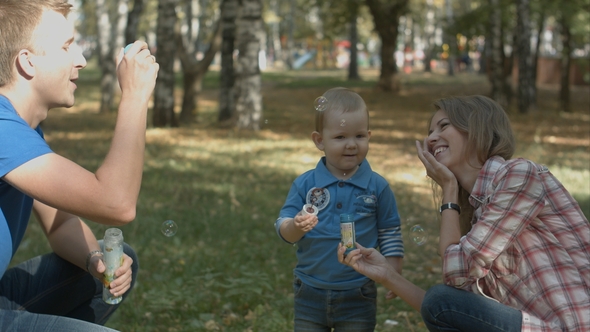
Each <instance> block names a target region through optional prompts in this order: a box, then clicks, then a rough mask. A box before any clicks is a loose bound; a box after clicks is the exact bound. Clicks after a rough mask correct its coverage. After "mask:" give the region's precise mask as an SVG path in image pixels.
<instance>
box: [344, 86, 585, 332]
mask: <svg viewBox="0 0 590 332" xmlns="http://www.w3.org/2000/svg"><path fill="white" fill-rule="evenodd" d="M435 108H436V110H437V111H436V113H435V114H434V116H433V117H432V119H431V122H430V129H429V134H428V137H426V139H425V140H424V142H423V143H420V142H416V148H417V150H418V157H419V158H420V160H421V161H422V163H423V164H424V167H425V168H426V173H427V175H428V176H429V177H430V178H432V179H433V180H434V181H435V182H436V183H437V184H438V185H439V186H440V187H441V189H442V203H443V204H442V206H441V208H440V213H441V227H440V243H439V254H440V255H441V257H442V258H443V281H444V284H441V285H436V286H434V287H432V288H430V289H429V290H428V291H426V292H425V291H424V290H422V289H420V288H419V287H417V286H415V285H413V284H412V283H411V282H409V281H408V280H406V279H404V278H403V277H402V276H401V275H399V274H398V273H396V272H395V270H393V269H391V268H390V267H389V266H388V265H387V264H385V263H384V260H383V258H382V257H380V255H379V253H378V252H377V251H375V250H374V249H366V248H362V247H360V246H359V249H358V250H355V251H352V252H350V253H349V254H348V255H347V256H346V257H344V255H343V253H344V250H343V248H339V251H338V256H339V260H340V261H341V262H342V263H344V264H347V265H350V266H352V267H353V268H355V269H356V270H357V271H359V272H360V273H363V274H365V275H367V276H369V277H370V278H372V279H374V280H375V281H377V282H380V283H382V284H384V286H386V287H387V288H388V289H390V290H392V291H394V292H395V293H397V295H398V296H400V297H401V298H402V299H404V300H405V301H406V302H408V303H409V304H410V305H412V306H413V307H414V308H415V309H417V310H420V311H421V313H422V317H423V319H424V322H425V323H426V326H427V327H428V329H429V330H430V331H581V332H586V331H590V224H589V223H588V219H587V218H586V217H585V216H584V214H583V213H582V211H581V209H580V207H579V205H578V203H577V202H576V201H575V200H574V199H573V198H572V196H571V195H570V194H569V193H568V191H567V190H566V189H565V188H564V187H563V185H562V184H561V183H560V182H559V181H558V180H557V179H556V178H555V177H554V176H553V175H552V174H551V172H549V170H548V169H547V167H545V166H542V165H539V164H536V163H534V162H532V161H529V160H525V159H510V158H512V154H513V153H514V146H515V140H514V135H513V133H512V129H511V126H510V122H509V120H508V117H507V115H506V113H505V112H504V110H503V109H502V107H500V106H499V105H498V104H497V103H496V102H494V101H493V100H491V99H489V98H487V97H483V96H469V97H452V98H447V99H442V100H439V101H437V102H436V103H435Z"/></svg>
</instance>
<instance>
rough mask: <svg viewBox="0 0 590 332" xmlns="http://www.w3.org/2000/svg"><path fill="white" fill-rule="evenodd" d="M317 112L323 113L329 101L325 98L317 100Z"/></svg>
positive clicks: (320, 97) (315, 105) (315, 104)
mask: <svg viewBox="0 0 590 332" xmlns="http://www.w3.org/2000/svg"><path fill="white" fill-rule="evenodd" d="M314 107H315V110H316V111H318V112H323V111H325V110H326V107H328V99H326V97H324V96H319V97H317V98H316V99H315V103H314Z"/></svg>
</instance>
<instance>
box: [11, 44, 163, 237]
mask: <svg viewBox="0 0 590 332" xmlns="http://www.w3.org/2000/svg"><path fill="white" fill-rule="evenodd" d="M121 55H122V52H121V54H120V56H121ZM158 68H159V67H158V65H157V64H155V63H154V62H153V59H152V57H151V56H150V55H149V51H148V50H147V44H145V43H140V42H136V43H135V44H134V47H132V48H131V49H130V50H129V52H128V53H127V54H126V55H125V56H124V57H123V58H122V60H121V62H120V64H119V66H118V69H117V71H118V76H119V82H120V85H121V89H122V95H121V103H120V105H119V111H118V115H117V123H116V126H115V131H114V136H113V140H112V143H111V147H110V149H109V152H108V154H107V156H106V157H105V160H104V162H103V164H102V165H101V166H100V168H99V169H98V170H97V171H96V173H92V172H89V171H87V170H85V169H84V168H82V167H81V166H79V165H77V164H75V163H74V162H72V161H70V160H68V159H66V158H64V157H61V156H59V155H57V154H55V153H49V154H45V155H42V156H39V157H37V158H35V159H32V160H30V161H28V162H27V163H25V164H23V165H21V166H19V167H17V168H15V169H13V170H12V171H10V172H9V173H8V174H6V175H5V177H4V180H5V181H7V182H8V183H10V184H11V185H12V186H14V187H16V188H18V189H19V190H21V191H22V192H24V193H26V194H27V195H29V196H31V197H33V198H35V199H36V200H39V201H41V202H43V203H45V204H47V205H50V206H53V207H55V208H57V209H58V210H62V211H67V212H70V213H72V214H74V215H77V216H82V217H84V218H87V219H90V220H92V221H95V222H98V223H102V224H107V225H121V224H125V223H128V222H131V221H132V220H133V219H134V218H135V212H136V211H135V207H136V204H137V198H138V195H139V189H140V185H141V178H142V170H143V155H144V148H145V130H146V120H147V109H148V102H149V100H150V96H151V93H152V91H153V88H154V86H155V78H156V76H157V72H158Z"/></svg>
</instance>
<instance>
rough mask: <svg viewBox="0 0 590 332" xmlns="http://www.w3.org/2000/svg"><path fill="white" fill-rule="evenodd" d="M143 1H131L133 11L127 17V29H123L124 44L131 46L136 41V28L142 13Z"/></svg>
mask: <svg viewBox="0 0 590 332" xmlns="http://www.w3.org/2000/svg"><path fill="white" fill-rule="evenodd" d="M143 8H144V3H143V0H135V1H133V9H132V10H131V11H130V12H129V14H128V15H127V27H126V28H125V44H126V45H127V44H131V43H133V42H134V41H135V40H136V39H137V27H138V26H139V19H140V18H141V13H142V12H143Z"/></svg>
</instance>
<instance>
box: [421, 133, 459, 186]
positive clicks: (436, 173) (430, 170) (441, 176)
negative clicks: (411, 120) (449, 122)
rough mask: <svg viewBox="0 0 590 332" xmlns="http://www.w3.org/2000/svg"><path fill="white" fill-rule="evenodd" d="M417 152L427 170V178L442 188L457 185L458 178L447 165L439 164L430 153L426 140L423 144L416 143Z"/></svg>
mask: <svg viewBox="0 0 590 332" xmlns="http://www.w3.org/2000/svg"><path fill="white" fill-rule="evenodd" d="M416 150H417V151H418V158H419V159H420V161H421V162H422V164H423V165H424V168H425V169H426V176H428V177H429V178H431V179H432V180H434V182H436V183H437V184H438V185H439V186H441V187H442V188H444V187H445V185H447V184H453V185H454V184H456V183H457V178H456V177H455V174H453V172H451V171H450V170H449V169H448V168H447V167H446V166H445V165H443V164H441V163H439V162H438V161H437V160H436V158H434V156H433V155H432V153H430V152H429V151H428V144H427V143H426V138H425V139H424V142H423V143H420V141H416Z"/></svg>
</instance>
